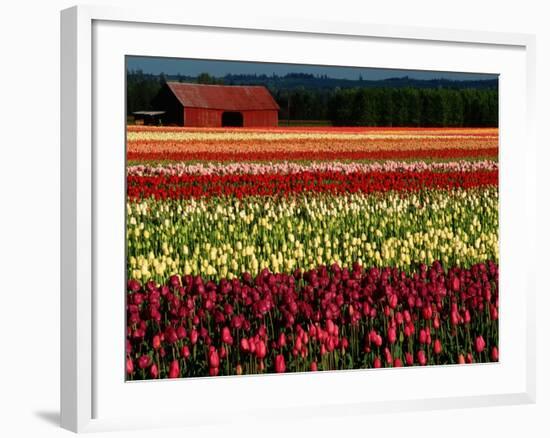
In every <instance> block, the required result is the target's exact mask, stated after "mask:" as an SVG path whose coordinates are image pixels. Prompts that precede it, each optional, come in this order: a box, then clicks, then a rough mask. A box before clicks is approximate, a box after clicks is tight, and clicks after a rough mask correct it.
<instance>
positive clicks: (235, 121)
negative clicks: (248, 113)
mask: <svg viewBox="0 0 550 438" xmlns="http://www.w3.org/2000/svg"><path fill="white" fill-rule="evenodd" d="M222 126H243V114H242V113H240V112H238V111H225V112H224V113H223V114H222Z"/></svg>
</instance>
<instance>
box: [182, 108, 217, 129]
mask: <svg viewBox="0 0 550 438" xmlns="http://www.w3.org/2000/svg"><path fill="white" fill-rule="evenodd" d="M222 112H223V111H220V110H213V109H204V108H185V109H184V124H185V126H203V127H205V128H215V127H219V126H221V125H222Z"/></svg>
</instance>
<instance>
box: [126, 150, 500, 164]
mask: <svg viewBox="0 0 550 438" xmlns="http://www.w3.org/2000/svg"><path fill="white" fill-rule="evenodd" d="M126 155H127V159H128V160H129V161H140V162H141V161H213V162H250V161H361V160H412V159H429V160H454V159H461V158H476V159H482V158H496V157H498V148H486V149H471V148H466V149H461V148H448V149H445V148H441V149H411V150H375V151H370V150H355V151H339V152H330V151H317V150H315V149H312V150H308V151H293V150H286V151H273V152H264V151H246V152H241V153H239V152H235V151H225V152H209V151H197V152H195V151H181V150H180V151H170V152H167V151H162V152H159V151H158V150H155V149H154V148H152V149H151V150H150V151H147V152H142V151H132V150H129V151H128V152H127V154H126Z"/></svg>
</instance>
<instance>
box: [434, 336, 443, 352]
mask: <svg viewBox="0 0 550 438" xmlns="http://www.w3.org/2000/svg"><path fill="white" fill-rule="evenodd" d="M441 350H442V348H441V341H440V340H439V339H436V340H435V341H434V353H435V354H440V353H441Z"/></svg>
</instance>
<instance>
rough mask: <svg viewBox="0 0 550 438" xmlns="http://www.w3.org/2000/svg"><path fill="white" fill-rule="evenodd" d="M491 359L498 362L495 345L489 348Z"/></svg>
mask: <svg viewBox="0 0 550 438" xmlns="http://www.w3.org/2000/svg"><path fill="white" fill-rule="evenodd" d="M491 360H492V361H493V362H498V348H497V347H493V348H492V349H491Z"/></svg>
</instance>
